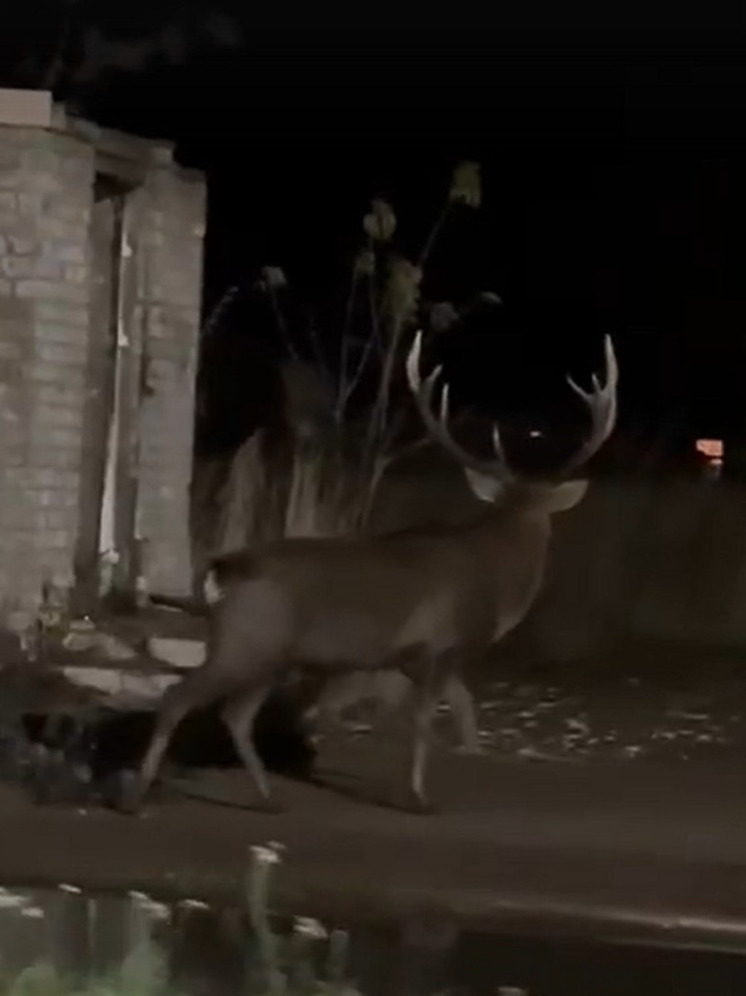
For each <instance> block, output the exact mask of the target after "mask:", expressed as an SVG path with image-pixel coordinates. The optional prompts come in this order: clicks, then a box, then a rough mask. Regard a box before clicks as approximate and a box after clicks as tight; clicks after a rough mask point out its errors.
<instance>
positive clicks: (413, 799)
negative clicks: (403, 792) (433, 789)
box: [406, 795, 437, 816]
mask: <svg viewBox="0 0 746 996" xmlns="http://www.w3.org/2000/svg"><path fill="white" fill-rule="evenodd" d="M406 809H407V812H408V813H414V814H415V815H416V816H432V815H433V814H434V813H436V812H437V810H436V808H435V806H434V805H433V804H432V802H430V800H429V799H426V798H423V797H422V796H420V795H410V796H409V799H408V801H407V806H406Z"/></svg>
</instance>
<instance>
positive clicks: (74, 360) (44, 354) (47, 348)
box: [36, 343, 86, 367]
mask: <svg viewBox="0 0 746 996" xmlns="http://www.w3.org/2000/svg"><path fill="white" fill-rule="evenodd" d="M36 356H37V358H38V359H39V360H41V362H42V363H57V364H59V365H60V366H65V367H69V366H73V367H76V366H80V365H82V364H83V363H85V360H86V350H85V349H84V348H83V347H82V346H75V345H57V344H55V345H47V344H41V343H40V344H39V345H37V347H36Z"/></svg>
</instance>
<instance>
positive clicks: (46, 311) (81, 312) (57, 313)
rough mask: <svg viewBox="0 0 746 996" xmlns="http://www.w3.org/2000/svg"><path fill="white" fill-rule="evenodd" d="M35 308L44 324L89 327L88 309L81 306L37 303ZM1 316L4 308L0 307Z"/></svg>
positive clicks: (59, 302)
mask: <svg viewBox="0 0 746 996" xmlns="http://www.w3.org/2000/svg"><path fill="white" fill-rule="evenodd" d="M35 307H36V317H37V318H38V319H39V320H40V321H42V322H53V323H54V324H56V325H73V326H77V327H78V328H87V327H88V319H89V313H88V309H87V308H84V307H81V306H80V305H75V304H70V303H69V302H68V301H37V302H36V305H35ZM1 316H2V306H1V305H0V317H1Z"/></svg>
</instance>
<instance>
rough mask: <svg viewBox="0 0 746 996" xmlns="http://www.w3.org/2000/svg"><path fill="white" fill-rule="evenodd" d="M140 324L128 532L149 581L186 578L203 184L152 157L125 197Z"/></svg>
mask: <svg viewBox="0 0 746 996" xmlns="http://www.w3.org/2000/svg"><path fill="white" fill-rule="evenodd" d="M132 209H133V212H134V219H135V220H134V230H135V231H136V233H137V235H136V239H137V247H136V252H137V257H138V266H137V289H136V294H137V308H138V312H139V315H140V320H141V328H142V330H143V341H142V349H143V352H144V357H145V366H144V370H145V378H144V379H145V384H144V396H143V398H142V400H141V408H140V467H139V474H138V493H137V533H138V535H139V536H141V537H142V538H143V539H144V540H145V541H146V542H145V548H144V557H143V568H144V574H145V577H146V580H147V582H148V585H149V587H150V589H151V590H153V591H160V592H168V593H176V594H184V593H187V592H188V591H189V590H190V587H191V548H190V539H189V493H190V484H191V478H192V439H193V424H194V385H195V377H196V369H197V358H198V350H197V344H198V333H199V317H200V301H201V286H202V242H203V235H204V218H205V186H204V183H203V182H202V181H201V180H200V179H199V178H195V177H194V176H191V175H188V174H183V173H179V172H174V171H173V170H172V169H171V168H169V165H168V163H167V162H163V163H162V164H160V165H156V166H155V168H153V169H152V170H151V171H150V173H149V175H148V178H147V180H146V183H145V185H144V186H143V187H142V189H141V190H139V191H138V192H137V193H136V194H135V195H134V197H133V204H132Z"/></svg>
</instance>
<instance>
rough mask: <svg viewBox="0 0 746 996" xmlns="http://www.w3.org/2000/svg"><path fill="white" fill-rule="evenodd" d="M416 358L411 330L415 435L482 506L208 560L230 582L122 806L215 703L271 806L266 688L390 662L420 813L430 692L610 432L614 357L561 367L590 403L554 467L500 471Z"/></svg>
mask: <svg viewBox="0 0 746 996" xmlns="http://www.w3.org/2000/svg"><path fill="white" fill-rule="evenodd" d="M421 353H422V332H421V331H419V332H417V333H416V334H415V336H414V339H413V342H412V344H411V347H410V349H409V352H408V354H407V357H406V376H407V381H408V386H409V389H410V392H411V395H412V397H413V399H414V402H415V407H416V409H417V412H418V414H419V417H420V419H421V421H422V423H423V425H424V428H425V431H426V433H427V434H428V436H429V437H430V438H431V439H432V440H433V441H434V442H435V443H437V444H438V445H439V446H440V447H442V449H443V450H444V451H445V452H446V453H448V454H449V455H450V456H451V457H453V458H454V459H455V460H456V461H457V463H458V464H460V466H461V468H462V470H463V472H464V473H465V475H466V480H467V482H468V484H469V486H470V487H471V489H472V491H473V492H474V494H475V495H476V497H477V498H478V499H480V500H481V501H482V502H484V504H485V506H486V507H485V510H484V512H483V514H481V515H478V516H476V517H475V518H474V519H473V520H472V521H469V522H467V523H463V524H459V525H436V526H432V527H427V528H416V529H411V530H404V531H400V532H397V533H392V534H388V535H385V536H369V535H360V536H351V537H330V538H301V537H298V538H286V539H279V540H275V541H270V542H268V543H266V544H265V545H261V546H257V547H253V548H250V549H246V550H237V551H233V552H230V553H226V554H224V555H222V556H220V557H218V558H216V559H215V560H214V561H213V564H212V566H213V569H214V570H215V572H216V575H217V576H221V575H222V577H223V578H225V579H227V582H228V583H226V584H225V586H224V588H223V589H222V597H220V599H219V600H218V601H217V603H216V604H215V605H214V606H213V609H212V613H211V616H210V631H209V635H208V644H207V656H206V659H205V662H204V664H202V665H201V667H200V668H198V669H195V670H194V671H190V672H189V674H188V675H186V677H185V678H183V679H182V681H181V682H180V683H179V684H177V685H174V686H171V688H169V689H167V691H166V693H165V695H164V697H163V699H162V702H161V703H160V705H159V708H158V710H157V713H156V719H155V725H154V729H153V732H152V734H151V738H150V741H149V744H148V747H147V749H146V751H145V754H144V756H143V759H142V761H141V764H140V766H139V768H138V769H137V770H135V771H133V772H128V773H126V774H125V776H124V777H123V781H122V783H121V785H120V793H119V800H118V804H119V808H120V809H122V810H123V811H125V812H137V811H139V809H140V808H141V806H142V805H143V802H144V800H145V798H146V796H147V793H148V791H149V789H150V787H151V785H152V784H153V782H154V781H155V779H156V778H157V775H158V773H159V770H160V766H161V763H162V760H163V757H164V754H165V752H166V750H167V748H168V744H169V741H170V739H171V737H172V735H173V733H174V731H175V729H176V727H177V726H178V724H179V723H180V722H181V720H182V719H183V718H184V717H185V716H186V715H187V713H189V712H190V711H192V710H194V709H197V708H204V707H207V706H209V705H211V704H214V703H222V706H221V719H222V721H223V723H224V724H225V726H226V728H227V730H228V732H229V733H230V736H231V739H232V741H233V744H234V746H235V749H236V752H237V755H238V757H239V758H240V760H241V762H242V764H243V766H244V767H245V769H246V771H247V772H248V774H249V776H250V779H251V783H252V786H253V794H254V796H255V804H256V807H257V808H259V809H262V810H265V811H268V812H276V811H278V810H281V809H282V807H281V806H279V805H278V804H277V803H276V801H275V798H274V792H273V791H272V790H271V788H270V784H269V781H268V778H267V775H266V772H265V770H264V767H263V765H262V763H261V761H260V759H259V757H258V755H257V752H256V750H255V748H254V745H253V742H252V729H253V723H254V719H255V717H256V714H257V711H258V710H259V708H260V706H261V704H262V702H263V700H264V698H265V696H266V695H267V694H268V692H269V691H270V689H271V688H272V687H273V686H274V683H275V682H277V681H280V680H282V679H283V678H284V677H286V676H287V675H288V674H290V673H291V672H292V671H293V670H294V669H295V668H296V667H298V666H302V667H303V668H304V669H306V668H307V669H311V670H313V671H316V672H318V673H320V674H322V675H335V674H342V673H349V672H352V671H360V672H375V671H382V670H387V669H388V670H391V669H394V670H399V671H401V672H402V673H403V674H404V675H405V676H406V677H407V678H409V680H410V681H411V682H412V685H413V689H414V701H413V708H412V716H411V721H412V727H411V749H410V756H409V763H408V766H407V782H406V803H405V807H406V809H407V810H408V811H411V812H417V813H429V812H433V806H432V803H431V801H430V796H429V793H428V791H427V787H426V774H427V767H428V756H429V752H430V739H431V727H432V723H433V719H434V715H435V712H436V710H437V706H438V703H439V702H440V701H441V699H442V697H443V691H444V689H445V688H446V686H447V684H448V681H449V679H451V678H452V677H453V675H455V674H456V675H457V674H458V671H459V668H460V667H461V666H462V663H463V661H464V660H466V659H467V658H477V657H479V656H480V655H482V654H484V653H485V651H486V650H487V649H488V648H489V647H490V646H491V645H492V644H493V643H495V642H496V641H498V640H500V639H502V638H503V637H504V636H505V635H506V634H507V633H508V632H510V631H511V630H512V629H514V628H515V627H516V626H517V625H518V624H519V623H520V622H521V621H522V620H523V619H524V618H525V616H526V615H527V613H528V612H529V610H530V608H531V606H532V605H533V603H534V601H535V599H536V596H537V594H538V592H539V590H540V588H541V584H542V581H543V577H544V572H545V565H546V561H547V555H548V549H549V542H550V538H551V534H552V519H553V516H554V515H555V514H556V513H561V512H564V511H568V510H569V509H571V508H573V507H574V506H576V505H577V504H578V503H579V502H580V501H581V500H582V498H583V497H584V495H585V493H586V490H587V487H588V480H587V479H585V478H582V477H581V478H578V477H577V473H578V471H580V469H581V468H582V467H584V466H585V464H586V463H587V462H588V461H589V460H590V458H591V457H592V456H593V455H594V454H595V453H596V452H597V451H598V450H599V449H600V448H601V446H602V445H603V444H604V443H605V442H606V440H607V439H608V438H609V436H610V435H611V433H612V431H613V429H614V425H615V422H616V416H617V383H618V365H617V360H616V355H615V352H614V347H613V343H612V340H611V337H610V336H608V335H607V336H605V338H604V372H603V376H602V378H601V377H599V376H598V375H597V374H594V375H593V377H592V389H591V390H590V391H586V390H585V389H584V388H582V387H581V386H580V385H578V384H577V383H576V382H575V381H574V380H573V378H572V377H571V376H570V375H568V376H567V378H566V379H567V383H568V385H569V386H570V388H571V389H572V391H573V392H574V393H575V394H576V395H577V396H578V397H579V398H580V399H581V401H582V402H583V404H584V406H585V408H586V409H587V411H588V415H589V422H590V428H589V432H588V433H587V435H586V436H585V439H584V441H583V442H581V443H580V445H579V446H578V447H577V448H576V449H575V451H574V452H573V453H572V455H571V456H569V457H568V458H567V459H566V460H565V461H564V463H563V464H562V466H561V467H559V468H557V469H556V470H555V472H554V473H553V474H552V475H551V476H548V477H547V479H542V480H537V479H535V478H533V477H531V478H528V477H526V476H525V475H524V476H522V475H520V473H518V472H517V471H516V470H515V469H514V468H513V467H512V466H511V464H510V462H509V461H508V459H507V455H506V453H505V450H504V448H503V444H502V437H501V433H500V428H499V425H498V424H497V423H496V422H495V423H493V425H492V434H491V443H492V447H491V448H492V453H491V455H490V456H489V457H483V456H481V455H478V454H476V453H472V452H470V451H469V450H468V449H467V448H466V447H465V446H463V445H462V444H461V443H460V442H459V441H458V440H457V439H456V438H455V437H454V436H453V434H452V432H451V431H450V428H449V420H450V402H449V385H448V383H447V381H445V378H444V377H443V369H442V366H436V367H435V369H434V370H433V371H432V372H431V373H429V374H428V375H427V376H423V373H422V370H421ZM253 801H254V800H252V802H253Z"/></svg>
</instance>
